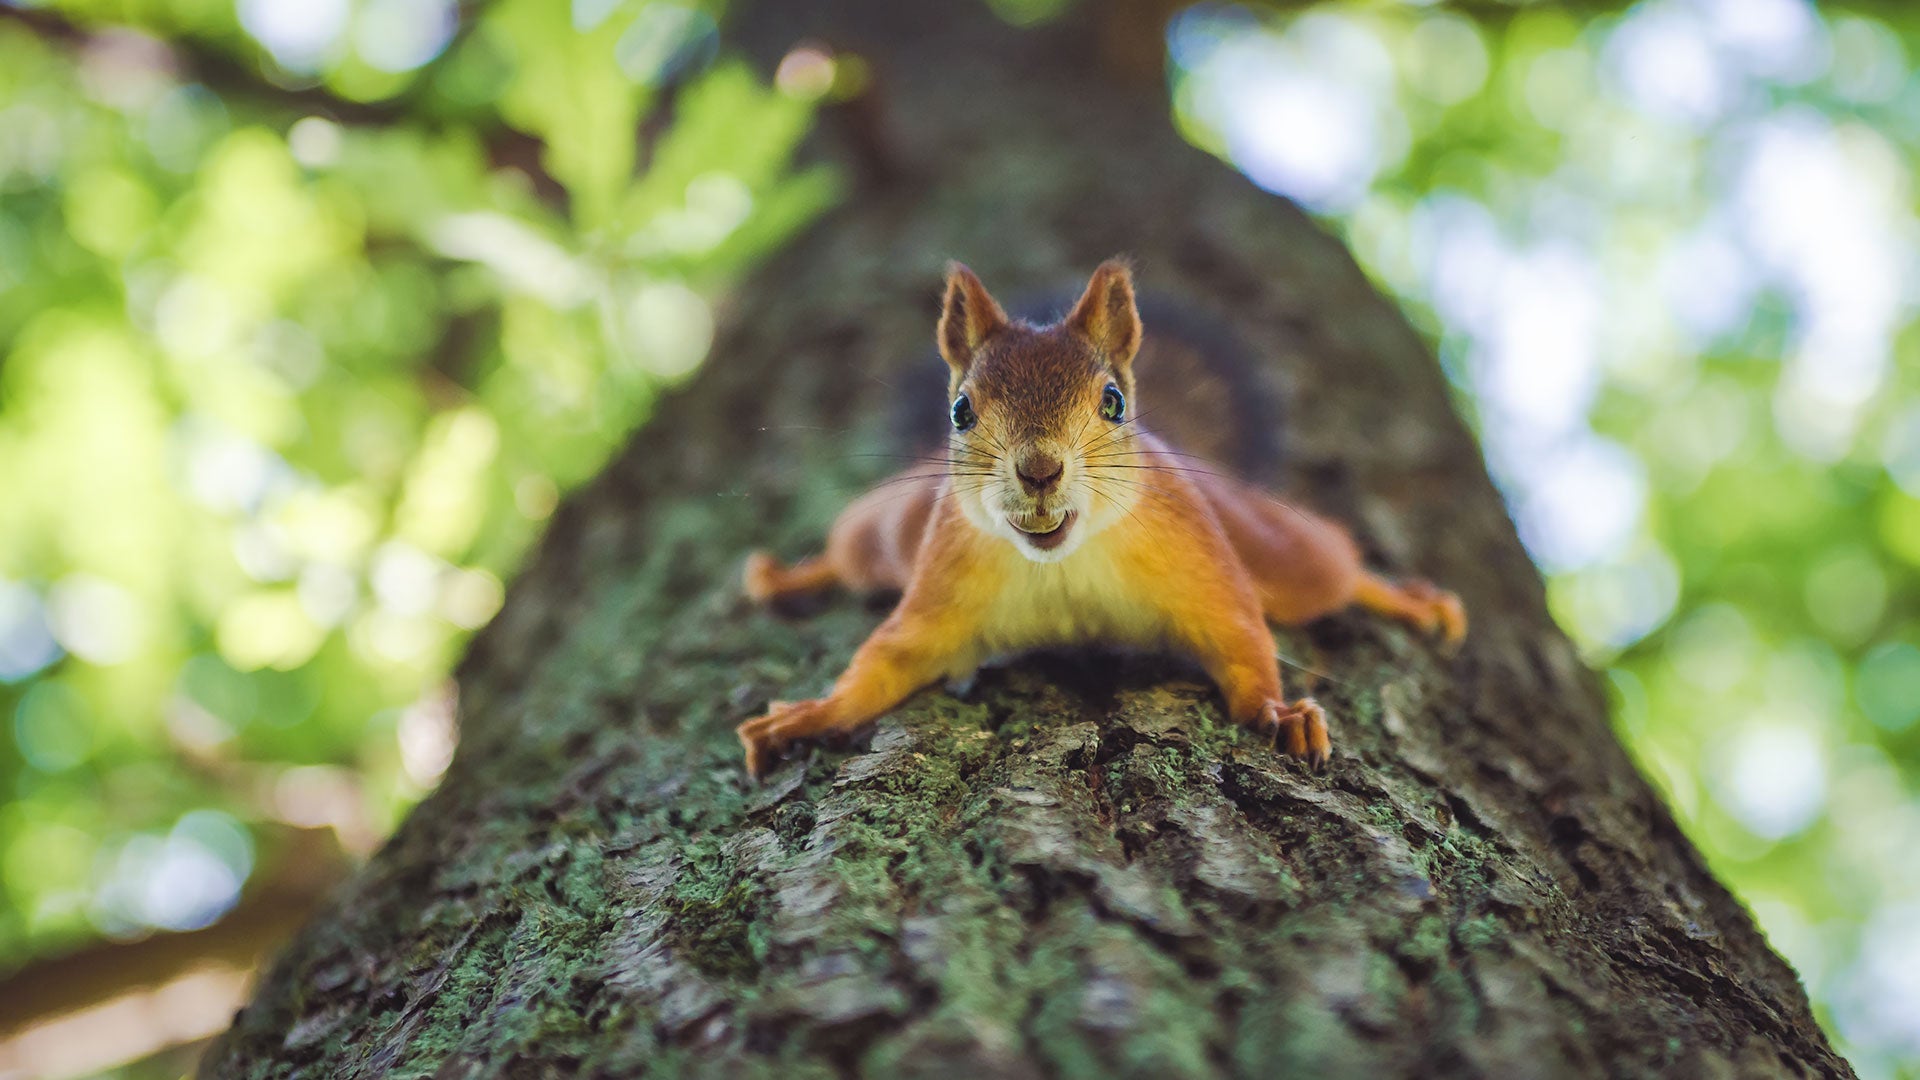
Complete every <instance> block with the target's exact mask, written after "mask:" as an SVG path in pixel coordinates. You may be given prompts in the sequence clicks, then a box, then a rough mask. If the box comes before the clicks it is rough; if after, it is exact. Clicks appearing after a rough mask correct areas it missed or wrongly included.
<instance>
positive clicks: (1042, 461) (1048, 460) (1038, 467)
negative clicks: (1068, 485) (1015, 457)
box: [1013, 454, 1062, 495]
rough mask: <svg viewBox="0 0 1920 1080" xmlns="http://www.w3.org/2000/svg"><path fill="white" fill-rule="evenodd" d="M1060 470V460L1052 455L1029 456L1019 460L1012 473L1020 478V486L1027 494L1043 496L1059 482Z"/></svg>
mask: <svg viewBox="0 0 1920 1080" xmlns="http://www.w3.org/2000/svg"><path fill="white" fill-rule="evenodd" d="M1061 469H1062V465H1061V462H1060V459H1059V458H1057V457H1054V456H1053V455H1052V454H1029V455H1028V456H1026V457H1024V458H1021V459H1020V463H1019V464H1018V465H1016V466H1014V469H1013V471H1014V474H1015V475H1017V476H1019V477H1020V486H1021V487H1023V488H1026V489H1027V494H1029V495H1044V494H1046V493H1047V492H1049V491H1052V490H1053V488H1054V485H1056V484H1058V483H1059V482H1060V472H1061Z"/></svg>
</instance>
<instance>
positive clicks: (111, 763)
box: [0, 0, 835, 1068]
mask: <svg viewBox="0 0 1920 1080" xmlns="http://www.w3.org/2000/svg"><path fill="white" fill-rule="evenodd" d="M462 10H463V9H462V8H461V7H460V6H459V5H457V4H455V3H454V2H452V0H373V2H370V3H357V4H345V3H327V2H319V3H309V2H307V0H297V2H296V0H240V3H239V4H238V5H237V7H236V8H235V10H234V11H233V13H232V15H231V18H232V19H233V20H234V21H233V25H232V30H233V32H234V33H235V34H236V35H244V37H243V38H236V42H238V43H244V42H247V41H250V42H252V43H253V44H252V45H248V46H247V47H248V48H256V49H257V50H258V51H259V63H260V64H261V66H262V67H263V69H264V74H263V77H262V79H261V81H260V83H259V86H258V90H259V92H260V93H261V94H262V95H263V99H254V98H250V97H249V96H247V94H245V93H240V94H235V95H231V96H228V97H225V98H223V97H222V96H217V95H216V94H215V93H213V92H211V91H209V90H208V89H207V88H206V87H203V86H199V85H194V84H192V83H190V82H186V81H185V80H186V79H187V78H189V69H190V67H191V65H190V64H189V63H186V62H183V59H182V57H181V56H180V55H178V54H177V53H176V50H175V46H174V45H171V44H168V43H166V42H164V41H162V40H161V39H160V38H157V37H148V36H146V35H144V34H141V33H135V32H132V31H112V32H109V33H104V34H101V35H99V36H97V37H83V38H80V39H78V40H77V42H76V43H75V44H74V45H72V46H71V47H70V46H69V45H67V44H64V43H62V42H59V41H55V40H43V39H41V38H38V37H36V36H34V35H33V34H31V33H30V32H27V31H25V30H22V29H21V28H19V27H17V26H14V25H12V24H10V23H0V196H4V197H3V198H0V475H3V476H6V477H7V478H8V488H9V492H8V494H9V498H8V500H7V505H6V506H5V507H4V508H0V727H3V728H4V731H5V733H6V736H5V740H4V748H5V749H4V751H3V752H4V757H3V758H0V763H3V764H4V765H5V768H4V771H0V783H4V784H5V785H6V789H7V798H6V799H5V800H4V804H0V969H8V970H11V969H15V968H18V967H19V966H20V965H22V964H24V963H27V962H29V961H32V960H34V959H36V958H40V957H45V956H48V955H50V954H55V953H58V952H61V951H62V950H67V949H71V948H74V947H76V946H81V945H85V944H86V943H88V942H92V941H98V940H100V939H102V938H103V937H104V938H105V939H108V940H111V941H126V942H133V941H137V940H139V939H140V938H142V937H145V936H147V935H151V934H154V933H156V932H191V931H193V930H195V929H196V928H201V927H206V926H208V925H209V924H212V923H214V922H216V921H217V920H219V919H221V917H222V916H223V915H224V914H225V913H227V912H229V911H230V910H232V909H234V907H235V905H237V904H241V903H243V902H245V898H246V897H248V896H252V895H257V894H260V893H262V892H263V891H264V892H266V893H272V892H274V891H275V890H276V889H279V888H281V887H282V886H283V884H284V883H282V882H279V881H278V880H277V878H278V877H285V876H286V875H287V874H289V873H297V872H298V871H299V870H300V869H301V868H298V867H295V868H291V869H290V868H289V867H287V866H285V865H283V864H282V863H281V862H279V861H276V851H277V847H276V845H277V844H278V843H279V842H280V841H279V840H277V839H274V838H278V837H284V835H285V834H286V833H287V831H288V830H294V831H302V830H305V831H313V830H319V831H322V832H325V833H327V834H330V835H332V836H333V837H334V838H335V840H334V841H333V844H334V850H337V851H342V852H346V853H347V854H348V855H351V856H357V857H364V856H366V855H367V854H369V853H370V852H371V851H372V850H373V849H374V847H375V846H376V845H377V844H378V843H379V842H380V841H381V839H382V838H383V837H384V836H385V835H386V834H387V833H388V832H389V830H390V829H391V828H392V826H393V825H394V824H395V823H396V822H397V821H398V819H399V817H400V816H401V815H402V814H403V813H404V812H405V811H406V809H407V808H408V807H409V806H410V805H411V804H412V803H413V802H414V801H415V800H417V799H419V798H421V797H422V796H424V795H425V794H426V793H428V792H430V791H431V790H432V789H433V788H434V786H435V785H436V784H437V783H438V782H439V780H440V778H441V776H442V775H443V774H444V773H445V771H446V770H447V768H448V766H449V764H450V763H451V761H452V758H453V754H454V747H455V744H456V742H457V738H458V721H457V718H456V702H455V698H454V693H453V689H452V683H451V682H450V680H449V679H448V673H449V670H450V668H451V666H452V664H453V662H454V660H455V659H456V658H457V657H458V656H459V654H460V652H461V650H462V648H463V647H464V644H465V642H466V641H467V640H468V638H469V637H470V636H471V635H472V634H473V633H475V632H476V631H478V630H480V629H482V628H483V627H484V626H485V625H486V624H487V623H488V622H489V621H490V620H491V619H492V618H493V617H494V615H495V614H496V613H497V612H498V611H499V610H500V608H501V605H502V603H503V602H504V599H505V592H506V589H505V582H506V581H507V580H509V579H510V577H511V574H512V572H513V570H514V569H515V568H516V567H517V565H518V564H519V562H520V560H521V559H522V557H523V556H524V553H525V552H526V551H527V549H528V547H529V545H530V544H531V543H532V542H533V540H534V539H535V538H536V537H537V535H538V532H539V530H540V528H541V527H542V526H543V524H544V523H545V522H546V520H547V519H548V518H549V517H550V516H551V515H552V513H553V512H554V510H555V507H556V506H557V504H558V502H559V501H560V499H561V497H562V496H563V495H564V493H565V492H566V491H568V490H570V489H571V488H572V487H574V486H575V485H577V484H579V483H582V482H583V481H585V480H586V479H588V478H589V477H591V476H592V475H594V473H596V472H597V471H598V470H599V469H600V468H601V466H602V465H603V464H604V463H605V462H606V460H607V459H608V457H609V456H610V455H611V454H612V453H614V452H615V451H616V450H617V448H618V447H619V446H620V445H621V444H622V443H623V442H624V441H625V439H626V438H627V437H628V436H629V435H630V433H631V432H632V431H633V429H634V428H635V427H636V426H637V425H639V424H640V423H641V422H643V421H644V420H645V419H646V417H647V416H648V414H649V411H650V409H651V408H652V405H653V402H654V400H655V398H656V396H657V395H658V394H659V393H660V391H661V389H662V388H664V387H666V386H668V385H670V384H671V383H673V382H674V381H676V380H679V379H682V378H684V377H686V376H687V375H688V374H689V373H690V372H691V371H693V370H694V369H695V368H697V367H698V366H699V364H700V362H701V361H702V360H703V359H704V358H705V357H706V355H707V353H708V351H709V349H710V348H711V346H712V342H713V336H714V312H713V298H714V296H715V295H716V294H717V293H718V292H719V291H720V290H721V289H723V288H724V287H725V286H726V285H727V284H728V283H729V282H730V281H732V280H733V279H734V278H735V277H736V276H737V275H738V274H739V273H740V272H741V271H742V270H743V269H744V268H745V267H748V266H751V265H753V264H754V263H755V262H756V261H758V260H759V259H760V258H761V257H762V256H763V254H764V253H765V252H766V251H767V250H768V249H770V248H771V247H772V246H774V245H776V244H778V243H779V242H780V241H781V240H782V239H783V238H784V237H786V236H787V235H789V234H791V233H792V232H793V231H794V230H795V229H797V228H799V227H800V226H801V225H803V224H804V223H806V222H807V221H809V220H811V219H812V217H813V216H814V215H816V214H817V213H818V212H819V211H820V210H821V209H822V208H824V207H825V206H826V205H827V204H828V203H829V202H830V201H831V200H832V199H833V198H834V196H835V186H834V180H833V178H832V177H831V176H829V175H828V174H827V173H826V172H824V171H821V170H809V171H796V170H795V169H794V168H793V166H792V164H791V158H792V154H793V152H794V149H795V147H796V145H797V143H798V141H799V140H800V138H801V137H802V136H803V135H804V134H805V133H806V131H807V127H808V123H809V120H810V115H811V106H810V105H809V100H810V96H811V97H818V96H819V93H818V92H815V91H811V90H808V89H807V87H808V86H809V85H811V84H808V83H807V81H806V79H801V83H802V84H805V85H797V86H791V87H788V88H786V89H784V90H782V89H776V88H775V87H772V86H770V85H768V84H767V83H766V82H765V81H763V80H762V79H761V78H760V77H758V76H757V75H755V74H754V73H752V72H751V71H749V70H748V69H747V68H745V67H744V66H743V65H741V64H739V63H738V62H737V61H725V62H723V61H720V60H719V59H718V56H717V24H716V22H715V19H714V16H713V13H712V12H711V11H709V10H707V9H706V8H704V7H703V6H701V5H697V4H687V5H678V4H671V3H664V2H658V3H643V2H635V0H605V2H601V3H597V4H589V3H580V4H575V5H572V6H571V9H569V6H568V5H564V4H561V5H553V4H547V3H544V2H541V0H509V2H507V3H502V4H496V5H490V6H489V7H488V8H487V9H486V10H485V11H484V12H477V11H474V10H471V9H468V10H466V16H465V17H467V18H469V19H471V20H473V21H471V22H470V23H468V24H465V25H463V24H462V23H461V21H460V20H461V18H462ZM829 66H830V67H831V66H832V61H831V60H829ZM429 67H430V68H431V69H432V70H434V71H435V72H436V76H435V78H436V79H439V80H440V81H436V82H433V83H431V84H430V85H429V84H426V83H423V84H421V85H420V87H419V89H418V92H419V93H420V94H421V95H423V96H424V97H429V98H432V99H433V100H435V101H436V102H438V105H437V106H436V107H437V108H438V109H440V110H442V111H441V112H439V113H436V116H437V117H438V119H435V120H434V121H433V122H431V123H423V124H419V125H416V124H413V123H411V122H406V121H403V120H399V119H396V121H395V122H392V123H360V122H357V121H356V120H355V119H354V118H353V113H352V109H351V107H347V108H346V109H345V111H346V112H347V114H348V115H347V116H346V117H345V118H342V117H341V116H340V115H338V114H337V112H336V111H335V110H331V109H329V110H325V111H327V112H328V113H329V115H326V116H322V115H314V114H312V110H311V109H302V108H295V109H292V110H289V108H288V107H287V105H286V101H298V100H301V99H300V98H298V97H297V96H289V97H287V98H285V99H284V100H276V98H275V95H277V94H279V93H280V91H278V90H277V89H275V84H276V83H280V84H286V85H299V86H307V85H313V84H316V83H317V84H319V85H320V87H321V89H320V90H318V91H317V93H318V94H338V95H340V97H339V100H341V101H346V100H347V99H348V98H351V97H355V96H359V97H364V98H368V99H373V98H379V97H382V96H385V95H390V94H394V93H398V92H400V91H402V90H404V89H405V87H406V85H407V83H406V80H407V79H408V78H410V75H409V74H408V73H410V72H415V71H419V70H422V69H425V68H429ZM450 72H451V73H452V74H449V73H450ZM831 74H832V73H831V72H829V75H831ZM796 78H798V77H797V76H796ZM462 80H464V81H462ZM816 81H817V79H816ZM669 83H673V84H677V85H678V93H679V100H678V112H679V114H680V115H681V116H683V117H685V118H686V120H685V121H684V122H680V123H669V124H663V125H661V126H660V127H659V128H658V130H656V131H653V132H652V133H651V134H650V135H649V136H648V140H647V141H646V143H645V145H639V144H637V143H636V140H635V138H634V131H635V128H636V126H637V121H638V118H639V117H640V116H641V115H642V114H643V112H644V111H645V110H646V109H647V108H648V107H649V105H650V103H651V102H652V101H653V99H654V96H655V95H656V94H658V93H660V92H662V91H663V89H664V88H665V87H666V86H667V85H668V84H669ZM583 101H591V102H592V103H593V107H591V108H583V107H581V105H580V104H579V103H580V102H583ZM482 105H484V106H485V109H486V110H487V113H486V115H488V116H492V115H494V114H495V112H496V111H498V112H503V113H505V114H506V115H507V117H508V122H509V123H510V124H511V125H513V126H514V127H515V128H516V129H518V130H519V131H523V132H525V133H527V134H528V135H531V136H534V137H536V138H538V139H539V140H541V142H542V143H544V144H545V146H546V147H547V149H548V152H547V153H546V154H544V155H540V156H537V157H535V158H529V159H527V160H524V161H515V162H512V163H502V162H496V161H495V160H492V159H491V158H490V156H489V154H490V152H491V151H490V150H489V147H488V146H487V145H486V140H488V139H494V140H496V141H498V142H505V141H506V140H505V137H504V136H503V135H502V133H500V132H498V131H497V130H496V127H497V123H496V122H492V121H490V122H488V123H486V124H478V123H476V122H474V121H475V119H476V117H477V116H478V115H479V114H476V113H474V112H473V111H472V110H473V109H474V108H475V107H478V106H482ZM742 132H745V133H748V134H749V135H750V136H751V137H742V136H741V135H740V133H742ZM641 153H646V154H649V155H651V165H652V167H651V168H650V169H649V170H648V171H647V172H646V175H645V178H644V179H643V180H642V181H641V182H639V183H637V184H636V183H632V182H631V174H632V172H633V169H634V164H635V160H636V155H638V154H641ZM536 173H537V174H539V175H538V176H537V177H536V176H535V174H536ZM536 180H537V181H538V183H536ZM540 184H544V185H547V190H550V191H554V192H558V193H561V194H557V195H546V196H542V195H541V194H540V193H539V190H540V189H539V186H538V185H540ZM256 846H258V847H259V849H260V850H259V852H258V857H257V858H256V850H255V849H256ZM332 872H333V873H336V874H337V873H338V870H337V869H335V870H333V871H332ZM222 987H223V989H222V993H223V994H224V995H225V996H224V997H222V998H221V999H220V1000H221V1002H223V1003H224V1004H222V1005H220V1007H221V1008H225V1009H226V1010H228V1011H229V1012H230V1010H231V1008H232V1004H231V1002H232V1000H233V999H234V997H235V996H236V995H237V993H238V990H237V989H235V988H232V987H227V986H226V985H225V984H222ZM154 993H155V994H159V995H160V997H155V998H154V999H153V1001H148V999H146V998H142V999H140V1001H139V1002H132V1003H129V1004H124V1007H122V1006H121V1005H115V1006H112V1007H111V1008H113V1009H119V1011H117V1012H116V1011H109V1012H103V1013H101V1014H99V1015H100V1016H101V1017H107V1018H109V1019H114V1018H118V1019H125V1018H129V1017H135V1016H136V1015H137V1016H140V1017H147V1016H149V1014H151V1015H158V1016H162V1017H163V1019H164V1018H165V1017H168V1016H171V1014H167V1013H166V1012H165V1010H164V1009H161V1011H160V1012H159V1013H154V1012H153V1008H150V1007H149V1006H153V1003H154V1002H157V1001H161V1000H162V999H163V998H164V1000H166V1001H173V1000H174V999H175V998H176V997H177V998H179V1000H181V1001H186V1000H188V997H189V996H186V992H185V991H181V992H180V993H179V994H175V995H174V996H173V997H166V995H167V994H168V993H171V991H164V990H162V991H155V992H154ZM192 1000H194V1001H201V998H198V997H194V998H192ZM208 1000H211V999H208ZM130 1001H131V999H130ZM154 1007H158V1006H154ZM182 1007H184V1006H182ZM103 1008H105V1007H103ZM89 1015H91V1014H89ZM176 1021H177V1022H176ZM215 1021H217V1022H218V1023H224V1021H225V1016H224V1015H220V1016H216V1017H215V1018H214V1020H213V1021H209V1020H208V1019H206V1018H204V1017H197V1018H192V1019H190V1020H182V1019H179V1018H177V1017H174V1018H173V1019H172V1020H169V1021H168V1022H169V1023H172V1026H173V1029H174V1030H175V1032H176V1033H177V1031H179V1030H185V1029H187V1028H194V1031H195V1037H198V1035H199V1034H204V1033H205V1031H207V1030H211V1028H208V1027H206V1025H207V1024H209V1023H213V1022H215ZM102 1022H105V1021H102ZM116 1022H117V1020H116ZM129 1022H132V1021H131V1020H129ZM142 1022H143V1023H144V1022H145V1021H142ZM59 1023H65V1024H67V1025H68V1026H67V1027H64V1028H57V1029H56V1028H53V1027H49V1028H48V1029H47V1032H48V1033H50V1032H52V1031H54V1030H59V1031H63V1032H72V1031H82V1030H91V1028H90V1026H89V1025H91V1024H93V1023H94V1020H93V1019H88V1018H87V1017H86V1016H76V1017H70V1018H67V1019H66V1020H62V1021H59ZM195 1025H199V1027H195ZM36 1030H37V1029H36ZM142 1030H144V1029H142ZM43 1035H44V1037H43ZM52 1037H53V1036H52V1035H51V1034H47V1033H42V1034H35V1033H32V1032H29V1033H28V1034H26V1035H23V1036H22V1037H21V1039H20V1040H19V1041H17V1042H15V1043H10V1044H8V1048H7V1050H6V1052H7V1053H16V1054H26V1055H29V1056H31V1055H32V1054H37V1053H40V1052H41V1050H42V1049H45V1047H47V1046H50V1045H52V1044H51V1043H50V1042H49V1041H48V1040H49V1039H51V1038H52ZM170 1037H171V1036H169V1035H167V1034H166V1033H165V1032H160V1033H148V1034H146V1035H142V1036H140V1037H138V1038H133V1039H131V1040H130V1041H128V1042H126V1047H125V1048H122V1049H119V1050H113V1051H111V1052H107V1051H103V1053H106V1057H102V1058H100V1059H99V1061H98V1062H96V1064H97V1065H100V1066H104V1065H108V1064H112V1063H113V1062H114V1061H117V1060H121V1058H117V1057H113V1054H115V1053H121V1054H135V1053H143V1052H147V1051H150V1050H152V1049H154V1048H156V1047H158V1046H160V1045H164V1042H165V1041H166V1040H167V1039H168V1038H170ZM143 1039H144V1040H145V1041H144V1042H143V1041H142V1040H143ZM36 1047H37V1048H40V1049H36ZM128 1048H130V1049H128ZM11 1060H12V1059H8V1061H9V1062H10V1061H11ZM20 1060H23V1061H24V1060H28V1059H27V1058H21V1059H20ZM33 1060H40V1059H39V1058H33ZM48 1060H51V1059H48ZM6 1067H12V1066H11V1065H10V1064H0V1068H6Z"/></svg>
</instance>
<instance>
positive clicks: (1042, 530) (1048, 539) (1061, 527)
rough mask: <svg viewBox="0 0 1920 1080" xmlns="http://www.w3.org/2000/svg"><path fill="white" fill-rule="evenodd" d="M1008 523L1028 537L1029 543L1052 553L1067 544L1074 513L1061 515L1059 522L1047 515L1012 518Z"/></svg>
mask: <svg viewBox="0 0 1920 1080" xmlns="http://www.w3.org/2000/svg"><path fill="white" fill-rule="evenodd" d="M1007 522H1008V524H1011V525H1012V526H1013V527H1014V528H1016V529H1019V530H1020V531H1021V532H1022V533H1024V534H1025V535H1026V538H1027V543H1029V544H1032V545H1033V546H1034V547H1037V548H1039V549H1040V550H1042V551H1051V550H1052V549H1054V548H1057V547H1059V546H1060V545H1061V544H1063V543H1065V542H1066V539H1067V527H1068V526H1070V525H1072V524H1073V511H1071V510H1069V511H1067V512H1066V513H1064V514H1061V515H1060V517H1059V519H1058V520H1055V519H1054V518H1053V516H1052V515H1047V516H1046V517H1033V516H1028V517H1010V518H1008V519H1007Z"/></svg>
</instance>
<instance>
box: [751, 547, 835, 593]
mask: <svg viewBox="0 0 1920 1080" xmlns="http://www.w3.org/2000/svg"><path fill="white" fill-rule="evenodd" d="M741 577H742V584H743V585H744V586H745V587H746V592H747V598H748V599H750V600H752V601H753V602H754V603H756V604H760V605H762V606H766V607H773V606H777V605H780V604H783V603H786V602H787V601H791V600H796V599H802V598H805V597H810V596H813V595H814V594H816V593H820V592H823V591H825V590H826V589H828V588H831V587H832V586H833V585H835V584H837V583H838V582H839V580H840V577H839V575H838V574H837V573H835V572H834V569H833V566H832V564H831V563H829V562H828V561H827V559H826V557H825V556H823V555H816V556H814V557H813V558H811V559H803V560H801V561H800V562H798V563H796V564H794V565H793V566H782V565H781V564H780V560H778V559H776V558H774V557H773V556H772V555H770V554H768V553H767V552H764V551H756V552H754V553H753V554H751V555H749V556H747V565H746V569H745V572H744V573H743V574H742V575H741Z"/></svg>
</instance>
